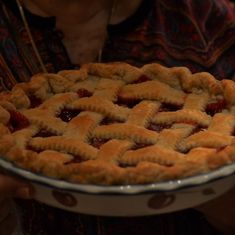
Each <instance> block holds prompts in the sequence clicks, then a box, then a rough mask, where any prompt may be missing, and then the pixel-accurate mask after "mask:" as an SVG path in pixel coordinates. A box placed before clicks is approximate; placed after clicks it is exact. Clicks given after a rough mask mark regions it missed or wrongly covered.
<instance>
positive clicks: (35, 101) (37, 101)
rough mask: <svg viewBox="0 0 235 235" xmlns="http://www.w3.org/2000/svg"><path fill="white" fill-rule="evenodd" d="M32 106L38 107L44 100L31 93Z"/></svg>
mask: <svg viewBox="0 0 235 235" xmlns="http://www.w3.org/2000/svg"><path fill="white" fill-rule="evenodd" d="M29 100H30V108H36V107H38V106H39V105H41V104H42V100H41V99H40V98H37V97H36V96H34V95H29Z"/></svg>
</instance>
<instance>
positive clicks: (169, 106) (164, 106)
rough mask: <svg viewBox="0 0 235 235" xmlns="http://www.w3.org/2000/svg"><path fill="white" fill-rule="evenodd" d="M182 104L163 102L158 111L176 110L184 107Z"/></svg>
mask: <svg viewBox="0 0 235 235" xmlns="http://www.w3.org/2000/svg"><path fill="white" fill-rule="evenodd" d="M182 107H183V106H182V105H177V104H168V103H162V104H161V107H160V108H159V110H158V112H174V111H177V110H180V109H182Z"/></svg>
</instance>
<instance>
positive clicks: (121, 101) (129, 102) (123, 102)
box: [116, 97, 140, 108]
mask: <svg viewBox="0 0 235 235" xmlns="http://www.w3.org/2000/svg"><path fill="white" fill-rule="evenodd" d="M139 102H140V100H135V99H131V98H130V99H126V98H122V97H118V100H117V102H116V104H117V105H119V106H124V107H128V108H132V107H134V106H135V105H137V104H138V103H139Z"/></svg>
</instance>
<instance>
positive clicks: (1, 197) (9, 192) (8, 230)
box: [0, 174, 32, 235]
mask: <svg viewBox="0 0 235 235" xmlns="http://www.w3.org/2000/svg"><path fill="white" fill-rule="evenodd" d="M31 194H32V190H31V188H30V187H29V186H28V185H27V184H26V183H24V182H22V181H19V180H17V179H14V178H12V177H9V176H6V175H2V174H1V175H0V234H4V235H8V234H9V235H10V234H12V232H13V230H14V229H15V226H16V216H15V214H14V213H12V200H11V199H12V198H13V197H18V198H23V199H28V198H30V197H31Z"/></svg>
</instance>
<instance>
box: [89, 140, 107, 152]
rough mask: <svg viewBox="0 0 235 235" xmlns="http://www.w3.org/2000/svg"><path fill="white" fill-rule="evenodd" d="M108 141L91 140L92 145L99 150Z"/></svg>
mask: <svg viewBox="0 0 235 235" xmlns="http://www.w3.org/2000/svg"><path fill="white" fill-rule="evenodd" d="M108 141H109V140H108V139H100V138H93V139H91V145H92V146H93V147H95V148H97V149H99V148H100V147H101V146H102V145H103V144H105V143H106V142H108Z"/></svg>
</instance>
